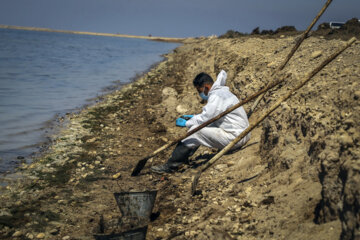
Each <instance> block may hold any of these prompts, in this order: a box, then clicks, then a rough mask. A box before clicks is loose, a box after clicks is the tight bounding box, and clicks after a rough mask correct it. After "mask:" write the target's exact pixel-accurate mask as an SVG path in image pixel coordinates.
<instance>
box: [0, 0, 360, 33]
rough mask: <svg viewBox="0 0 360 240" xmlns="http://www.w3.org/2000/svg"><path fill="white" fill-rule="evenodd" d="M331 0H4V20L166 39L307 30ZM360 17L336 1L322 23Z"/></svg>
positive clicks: (354, 3) (346, 0)
mask: <svg viewBox="0 0 360 240" xmlns="http://www.w3.org/2000/svg"><path fill="white" fill-rule="evenodd" d="M325 2H326V0H191V1H190V0H1V3H0V24H4V25H16V26H26V27H42V28H52V29H59V30H76V31H89V32H101V33H121V34H131V35H149V34H151V35H152V36H164V37H200V36H210V35H218V36H219V35H221V34H224V33H226V31H228V30H235V31H240V32H245V33H250V32H251V31H252V30H253V29H254V28H256V27H260V30H264V29H273V30H275V29H276V28H278V27H281V26H285V25H290V26H295V27H296V29H298V30H305V29H306V28H307V26H308V25H309V24H310V23H311V21H312V20H313V18H314V17H315V16H316V15H317V13H318V12H319V11H320V9H321V8H322V6H323V5H324V4H325ZM353 17H356V18H360V0H333V2H332V3H331V4H330V6H329V7H328V9H327V10H326V12H325V13H324V14H323V16H322V17H321V18H320V20H319V21H318V24H319V23H322V22H330V21H337V22H345V21H347V20H349V19H351V18H353Z"/></svg>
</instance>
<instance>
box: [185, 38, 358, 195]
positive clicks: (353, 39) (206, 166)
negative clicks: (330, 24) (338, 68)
mask: <svg viewBox="0 0 360 240" xmlns="http://www.w3.org/2000/svg"><path fill="white" fill-rule="evenodd" d="M355 41H356V38H355V37H353V38H351V39H350V40H349V41H348V42H347V43H346V44H345V45H344V46H343V47H341V48H340V49H339V50H338V51H337V52H335V53H333V54H332V55H331V56H329V57H328V58H327V59H326V60H325V61H323V62H322V63H321V64H320V65H319V66H318V67H316V68H315V69H314V70H313V71H311V72H310V73H309V74H308V75H307V76H306V77H305V78H304V79H303V80H302V81H301V82H300V83H299V84H298V85H297V86H296V87H295V88H293V89H292V90H290V91H288V92H287V93H286V94H285V95H284V96H283V97H281V98H279V99H278V101H277V102H276V103H274V104H273V105H272V106H271V107H270V109H269V110H268V111H267V112H265V113H264V114H263V115H262V116H260V117H259V118H258V119H257V120H256V121H255V122H254V123H252V124H250V126H249V127H248V128H247V129H245V131H243V132H242V133H241V134H240V135H239V136H238V137H236V138H235V139H234V140H233V141H232V142H231V143H229V145H227V146H226V147H225V148H223V149H222V150H221V151H220V152H219V153H217V154H216V155H215V156H214V157H213V158H212V159H210V160H209V161H208V162H207V163H206V164H205V165H203V166H202V167H201V168H200V169H199V171H198V172H197V173H196V174H195V175H194V177H193V182H192V185H191V194H192V195H195V193H196V186H197V184H198V182H199V178H200V176H201V173H203V172H204V171H205V170H206V169H208V168H209V167H210V166H211V165H213V164H214V163H215V162H216V161H217V160H218V159H219V158H221V157H222V156H223V155H224V154H225V153H226V152H228V151H229V150H230V149H231V148H232V147H233V146H234V145H235V144H236V143H238V142H239V141H240V140H241V139H243V138H244V137H245V136H246V135H247V134H248V133H249V132H251V131H252V130H253V129H254V128H255V127H256V126H257V125H258V124H259V123H261V122H262V121H263V120H264V119H265V118H266V117H267V116H268V115H269V114H271V113H272V112H273V111H274V110H275V109H276V108H278V107H279V106H280V104H281V103H282V102H284V101H286V100H287V99H288V98H290V97H291V95H292V94H293V93H294V92H295V91H297V90H298V89H300V88H301V87H303V86H304V85H305V84H306V83H307V82H308V81H309V80H310V79H311V78H312V77H313V76H315V74H317V73H318V72H319V71H320V70H321V69H323V68H324V67H325V66H326V65H327V64H329V63H330V62H331V61H332V60H334V59H335V58H336V57H337V56H338V55H339V54H340V53H342V52H343V51H344V50H345V49H347V48H348V47H349V46H351V44H353V43H354V42H355Z"/></svg>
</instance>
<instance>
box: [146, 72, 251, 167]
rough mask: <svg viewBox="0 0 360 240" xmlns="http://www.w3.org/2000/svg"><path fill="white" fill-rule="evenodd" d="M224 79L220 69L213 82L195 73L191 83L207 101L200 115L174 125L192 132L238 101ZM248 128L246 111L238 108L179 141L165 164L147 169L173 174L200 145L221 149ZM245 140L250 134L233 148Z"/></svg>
mask: <svg viewBox="0 0 360 240" xmlns="http://www.w3.org/2000/svg"><path fill="white" fill-rule="evenodd" d="M226 77H227V74H226V72H225V71H224V70H222V71H221V72H220V73H219V75H218V76H217V80H216V81H215V82H214V81H213V80H212V78H211V77H210V76H209V75H208V74H206V73H200V74H198V75H197V76H196V77H195V79H194V81H193V84H194V86H195V88H196V90H197V91H198V93H199V94H200V97H201V98H202V99H203V100H205V101H207V104H206V105H205V106H204V107H203V110H202V113H200V114H197V115H195V116H194V115H183V116H182V117H180V118H178V119H176V125H177V126H180V127H188V128H190V130H192V129H194V128H196V127H197V126H199V125H200V124H202V123H204V122H206V121H208V120H210V119H211V118H214V117H216V116H217V115H219V114H220V113H222V112H224V111H225V110H226V109H228V108H229V107H231V106H233V105H235V104H237V103H239V99H238V98H237V97H236V96H235V95H234V94H232V93H231V92H230V90H229V88H228V87H226V86H225V83H226ZM248 126H249V121H248V118H247V115H246V112H245V110H244V108H243V107H239V108H237V109H235V110H234V111H232V112H230V113H228V114H227V115H225V116H224V117H222V118H220V119H218V120H217V121H215V122H214V123H212V124H210V125H208V126H207V127H204V128H202V129H201V130H199V131H197V132H196V133H194V134H192V135H190V136H189V137H187V138H185V139H184V140H182V141H181V142H180V143H179V144H178V145H177V146H176V148H175V149H174V151H173V153H172V156H171V157H170V158H169V160H168V161H167V162H166V163H165V164H162V165H158V166H153V167H152V168H151V170H152V171H153V172H156V173H170V172H173V171H174V170H176V169H177V168H178V167H179V166H180V165H181V164H183V163H186V162H187V161H188V158H189V157H190V156H191V155H192V154H193V153H194V152H195V151H196V149H198V147H199V146H200V145H203V146H206V147H211V148H218V149H222V148H224V147H226V146H227V145H228V144H229V143H230V142H231V141H232V140H234V139H235V138H236V137H237V136H239V135H240V134H241V133H242V132H243V131H244V130H245V129H246V128H247V127H248ZM190 130H189V131H190ZM249 139H250V133H249V134H248V135H247V136H245V137H244V138H243V139H242V140H241V141H239V142H238V143H237V144H236V145H235V146H234V147H233V149H236V148H240V147H241V146H242V145H244V144H245V143H246V142H247V141H248V140H249Z"/></svg>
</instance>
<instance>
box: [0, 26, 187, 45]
mask: <svg viewBox="0 0 360 240" xmlns="http://www.w3.org/2000/svg"><path fill="white" fill-rule="evenodd" d="M0 28H3V29H17V30H26V31H39V32H57V33H68V34H80V35H92V36H104V37H121V38H137V39H147V40H152V41H163V42H178V43H181V42H183V41H184V40H185V38H171V37H159V36H139V35H129V34H120V33H118V34H114V33H96V32H83V31H70V30H57V29H50V28H38V27H22V26H11V25H1V24H0Z"/></svg>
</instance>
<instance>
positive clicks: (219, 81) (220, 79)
mask: <svg viewBox="0 0 360 240" xmlns="http://www.w3.org/2000/svg"><path fill="white" fill-rule="evenodd" d="M226 78H227V74H226V72H225V71H224V70H221V72H220V73H219V74H218V76H217V78H216V81H215V82H214V83H213V85H212V87H211V89H210V91H209V95H210V94H211V92H212V91H214V90H216V89H219V88H220V87H224V86H225V84H226Z"/></svg>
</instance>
